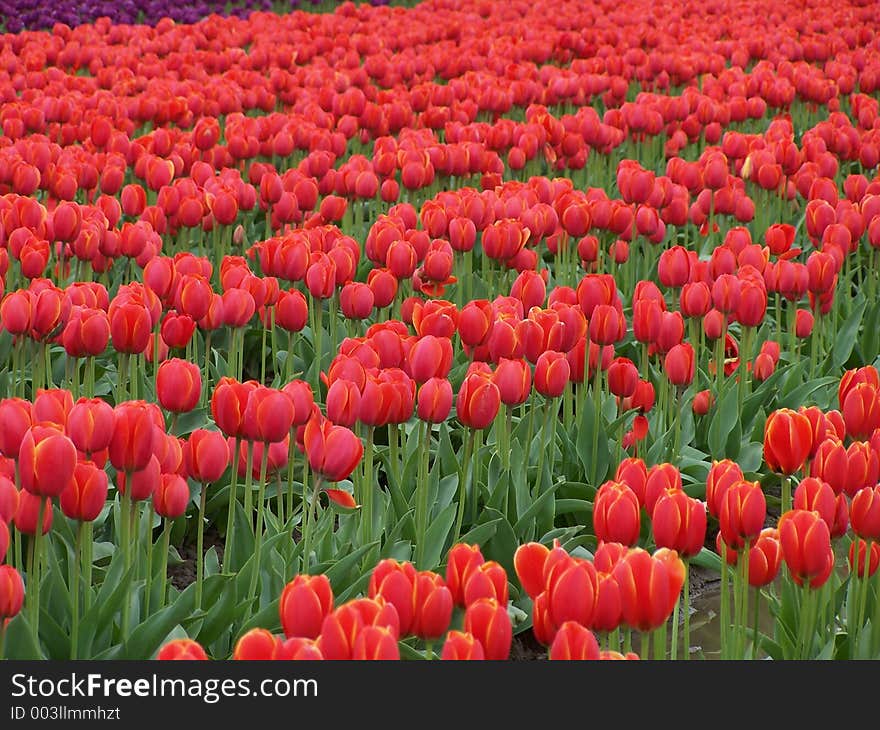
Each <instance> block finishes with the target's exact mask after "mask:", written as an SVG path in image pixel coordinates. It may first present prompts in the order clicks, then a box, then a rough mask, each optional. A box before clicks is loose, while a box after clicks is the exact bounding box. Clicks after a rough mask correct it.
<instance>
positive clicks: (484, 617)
mask: <svg viewBox="0 0 880 730" xmlns="http://www.w3.org/2000/svg"><path fill="white" fill-rule="evenodd" d="M464 630H465V631H466V632H467V633H469V634H471V635H472V636H473V637H474V638H475V639H476V640H477V641H479V642H480V644H482V646H483V650H484V651H485V654H486V659H489V660H499V659H507V658H508V657H509V656H510V643H511V640H512V638H513V628H512V626H511V624H510V617H509V616H508V615H507V607H506V606H502V605H501V604H499V603H498V601H496V600H494V599H492V598H481V599H480V600H478V601H475V602H474V603H472V604H471V605H470V606H468V607H467V610H466V611H465V614H464Z"/></svg>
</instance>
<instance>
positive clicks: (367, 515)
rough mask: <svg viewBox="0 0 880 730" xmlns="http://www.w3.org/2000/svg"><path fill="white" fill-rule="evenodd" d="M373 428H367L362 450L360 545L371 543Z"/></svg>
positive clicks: (374, 486) (373, 486)
mask: <svg viewBox="0 0 880 730" xmlns="http://www.w3.org/2000/svg"><path fill="white" fill-rule="evenodd" d="M374 435H375V434H374V427H373V426H367V445H366V447H365V449H364V481H363V482H362V484H363V500H364V504H363V507H362V509H361V545H368V544H369V543H371V542H372V541H373V494H374V492H375V491H376V475H375V474H373V438H374Z"/></svg>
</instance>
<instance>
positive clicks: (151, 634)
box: [96, 575, 232, 659]
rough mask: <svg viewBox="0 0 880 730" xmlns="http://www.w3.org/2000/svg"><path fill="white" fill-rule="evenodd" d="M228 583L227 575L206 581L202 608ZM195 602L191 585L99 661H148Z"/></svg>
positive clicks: (213, 599) (194, 593)
mask: <svg viewBox="0 0 880 730" xmlns="http://www.w3.org/2000/svg"><path fill="white" fill-rule="evenodd" d="M231 582H232V579H231V576H226V575H214V576H211V577H210V578H207V579H206V580H205V582H204V584H203V590H204V595H203V598H202V601H203V605H211V604H212V603H214V602H215V601H216V600H217V598H218V596H219V595H220V591H221V590H222V589H223V586H224V585H230V584H231ZM195 598H196V584H195V583H192V584H190V585H189V586H187V587H186V590H184V591H183V593H181V594H180V595H178V597H177V598H176V599H175V600H174V602H173V603H171V605H169V606H166V607H165V608H163V609H162V610H161V611H158V612H156V613H154V614H153V615H152V616H150V617H149V618H147V619H145V620H144V621H141V622H140V623H139V624H138V625H137V626H136V627H135V628H134V630H133V631H132V632H131V634H130V635H129V636H128V639H127V641H125V643H124V644H121V645H117V646H115V647H114V648H113V649H111V650H110V651H109V652H106V653H105V654H104V655H102V656H101V657H100V658H104V659H123V658H124V659H151V658H152V657H153V656H154V655H155V654H156V652H157V651H158V650H159V648H160V647H161V646H162V644H163V642H164V641H165V640H166V638H167V637H168V634H169V633H171V631H172V630H173V629H174V628H175V626H177V625H178V624H180V623H182V622H183V621H184V620H185V619H187V618H189V617H190V616H191V615H192V614H193V611H194V610H195V607H196V606H195ZM96 658H98V657H96Z"/></svg>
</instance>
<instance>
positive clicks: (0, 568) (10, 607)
mask: <svg viewBox="0 0 880 730" xmlns="http://www.w3.org/2000/svg"><path fill="white" fill-rule="evenodd" d="M23 603H24V583H23V582H22V580H21V575H20V574H19V572H18V571H17V570H16V569H15V568H13V567H12V566H11V565H0V620H2V621H4V622H5V621H6V619H10V618H13V617H14V616H17V615H18V613H19V611H21V607H22V604H23Z"/></svg>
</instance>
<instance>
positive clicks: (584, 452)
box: [520, 403, 611, 519]
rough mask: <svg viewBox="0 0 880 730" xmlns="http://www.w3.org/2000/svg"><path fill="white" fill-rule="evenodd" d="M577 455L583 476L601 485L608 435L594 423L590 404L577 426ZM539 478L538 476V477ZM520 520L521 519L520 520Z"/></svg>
mask: <svg viewBox="0 0 880 730" xmlns="http://www.w3.org/2000/svg"><path fill="white" fill-rule="evenodd" d="M594 438H595V439H596V461H595V464H593V439H594ZM577 453H578V458H579V459H580V462H581V465H582V466H583V468H584V474H586V475H587V477H588V479H589V477H590V476H592V475H595V476H593V478H592V479H591V480H590V481H592V482H593V483H594V484H595V485H598V484H601V483H602V482H603V481H604V480H605V476H606V475H607V473H608V465H609V462H610V459H611V457H610V453H609V450H608V434H607V433H606V431H605V428H604V427H603V425H602V424H601V423H597V422H596V411H595V409H594V408H593V404H592V403H588V404H585V406H584V408H583V412H582V413H581V419H580V423H579V424H578V434H577ZM539 476H540V475H539ZM520 519H522V518H520Z"/></svg>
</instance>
